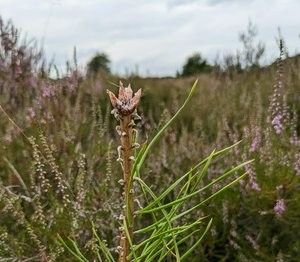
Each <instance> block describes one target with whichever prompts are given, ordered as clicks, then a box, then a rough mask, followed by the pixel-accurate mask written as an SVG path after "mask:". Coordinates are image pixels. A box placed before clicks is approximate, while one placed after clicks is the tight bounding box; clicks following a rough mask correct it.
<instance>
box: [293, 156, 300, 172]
mask: <svg viewBox="0 0 300 262" xmlns="http://www.w3.org/2000/svg"><path fill="white" fill-rule="evenodd" d="M294 167H295V171H296V175H297V176H300V154H296V161H295V165H294Z"/></svg>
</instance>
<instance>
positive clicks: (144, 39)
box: [0, 0, 300, 75]
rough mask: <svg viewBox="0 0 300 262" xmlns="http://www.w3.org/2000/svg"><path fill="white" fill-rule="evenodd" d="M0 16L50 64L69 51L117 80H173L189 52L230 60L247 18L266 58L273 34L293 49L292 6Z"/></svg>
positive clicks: (210, 4) (47, 8)
mask: <svg viewBox="0 0 300 262" xmlns="http://www.w3.org/2000/svg"><path fill="white" fill-rule="evenodd" d="M0 10H1V11H0V12H1V13H0V14H1V15H2V16H3V17H4V19H7V18H9V17H10V18H12V19H13V21H14V24H15V25H16V26H17V27H20V28H22V32H26V33H27V35H28V36H30V37H31V36H32V37H36V38H37V40H38V41H41V40H42V39H44V47H45V50H46V52H47V56H48V57H52V56H53V55H55V58H56V62H57V63H59V64H61V63H63V61H65V60H66V59H67V58H68V57H69V58H70V57H71V56H72V52H73V46H76V47H77V53H78V58H79V62H81V63H82V64H85V63H86V62H87V60H88V59H89V58H90V57H91V56H92V55H93V54H94V53H95V52H96V51H104V52H106V53H108V54H109V56H110V58H111V60H112V62H113V64H112V67H113V68H114V69H115V70H118V71H119V72H124V70H125V68H129V69H134V67H135V65H138V66H139V68H140V71H141V72H142V73H145V72H146V71H150V72H151V73H153V74H155V75H165V74H175V72H176V70H177V69H180V67H181V65H182V63H183V62H184V60H185V58H186V56H187V55H189V54H191V53H193V52H194V51H201V52H202V53H203V55H204V56H205V57H207V58H208V59H209V60H213V59H214V56H215V54H216V53H217V52H221V53H222V52H234V51H235V50H236V48H237V47H238V46H239V42H238V33H239V32H241V31H244V30H245V28H246V26H247V23H248V20H249V18H250V19H251V20H252V21H253V22H254V23H255V24H257V25H258V28H259V38H260V39H261V40H262V41H263V42H265V43H266V45H267V50H268V53H269V54H270V55H269V56H274V55H275V54H277V50H276V43H275V40H274V39H275V36H276V34H277V26H281V28H282V32H283V35H284V37H285V38H286V42H287V45H288V47H290V49H291V51H294V50H295V49H296V47H297V46H299V38H298V34H299V33H300V32H299V29H298V28H299V21H298V10H300V2H299V1H297V0H285V1H284V0H275V1H261V0H251V1H237V0H231V1H224V0H185V1H183V0H164V1H162V0H153V1H148V0H139V1H137V0H136V1H134V0H101V1H100V0H86V1H82V0H48V1H45V0H44V1H41V0H27V1H22V0H0ZM297 30H298V31H297Z"/></svg>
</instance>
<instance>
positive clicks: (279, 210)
mask: <svg viewBox="0 0 300 262" xmlns="http://www.w3.org/2000/svg"><path fill="white" fill-rule="evenodd" d="M274 211H275V213H276V214H277V215H279V216H280V215H282V214H283V213H284V211H285V202H284V199H278V200H277V201H276V205H275V206H274Z"/></svg>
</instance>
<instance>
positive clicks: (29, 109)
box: [27, 107, 36, 118]
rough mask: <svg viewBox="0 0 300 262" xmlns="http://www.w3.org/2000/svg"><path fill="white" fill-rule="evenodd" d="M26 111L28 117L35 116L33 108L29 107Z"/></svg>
mask: <svg viewBox="0 0 300 262" xmlns="http://www.w3.org/2000/svg"><path fill="white" fill-rule="evenodd" d="M27 111H28V114H29V117H30V118H34V117H35V116H36V113H35V110H34V108H33V107H29V108H28V109H27Z"/></svg>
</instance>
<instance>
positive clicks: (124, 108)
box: [107, 81, 142, 116]
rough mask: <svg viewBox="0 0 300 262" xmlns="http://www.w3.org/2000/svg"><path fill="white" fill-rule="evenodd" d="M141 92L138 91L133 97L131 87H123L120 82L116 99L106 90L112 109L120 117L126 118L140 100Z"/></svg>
mask: <svg viewBox="0 0 300 262" xmlns="http://www.w3.org/2000/svg"><path fill="white" fill-rule="evenodd" d="M141 93H142V90H141V89H139V90H138V91H137V92H136V93H135V95H134V96H133V92H132V89H131V86H130V85H128V87H125V88H124V86H123V83H122V82H121V81H120V85H119V96H118V97H116V96H115V94H114V93H112V92H111V91H109V90H107V94H108V95H109V98H110V101H111V103H112V105H113V107H114V108H115V109H116V110H117V111H118V113H119V114H120V115H121V116H128V115H130V114H132V113H133V112H134V110H135V109H136V107H137V106H138V104H139V102H140V99H141Z"/></svg>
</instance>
